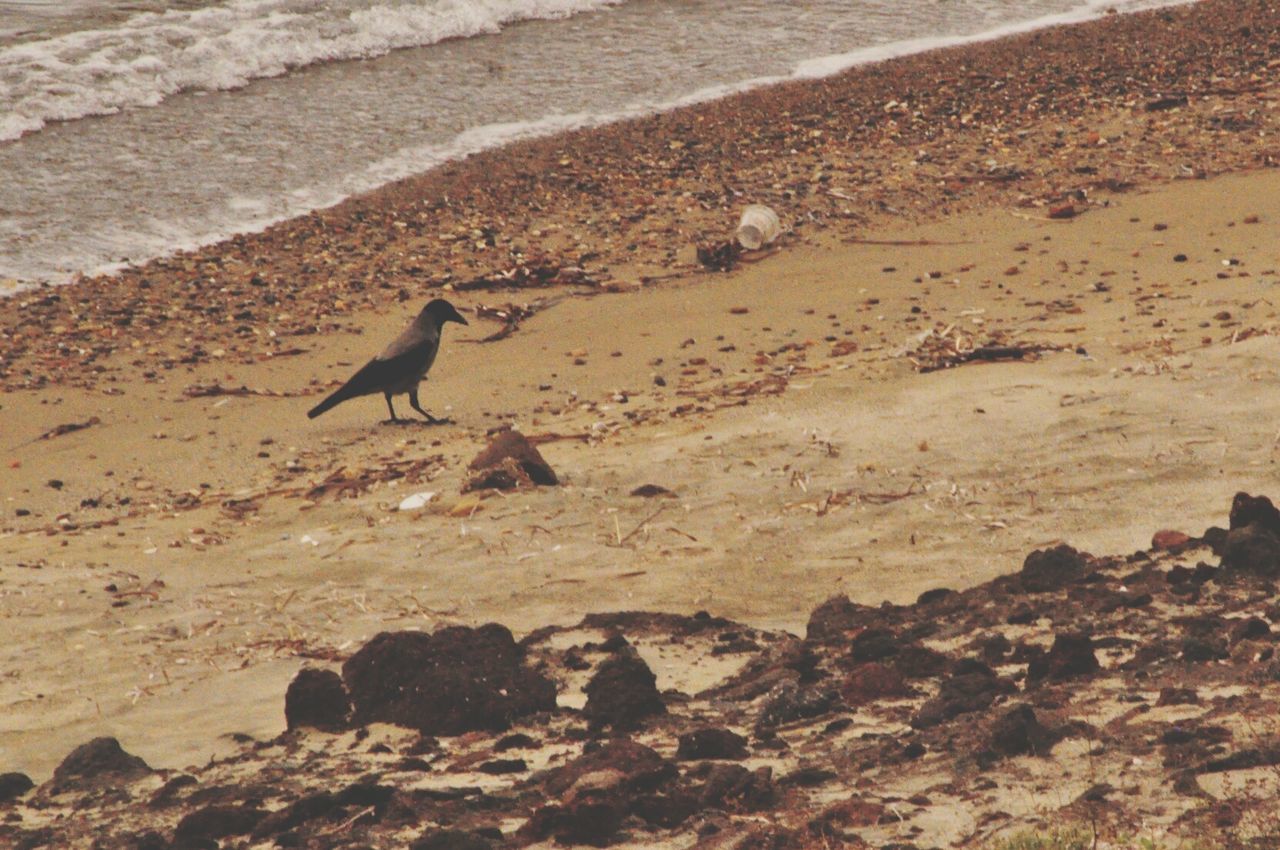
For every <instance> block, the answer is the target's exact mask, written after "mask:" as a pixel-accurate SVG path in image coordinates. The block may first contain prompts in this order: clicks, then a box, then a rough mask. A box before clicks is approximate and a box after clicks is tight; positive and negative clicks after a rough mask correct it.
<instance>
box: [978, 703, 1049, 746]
mask: <svg viewBox="0 0 1280 850" xmlns="http://www.w3.org/2000/svg"><path fill="white" fill-rule="evenodd" d="M1052 746H1053V736H1052V735H1051V734H1050V733H1049V730H1048V729H1046V728H1045V727H1044V726H1042V725H1041V724H1040V721H1039V720H1038V719H1036V713H1035V711H1034V710H1032V708H1031V706H1029V705H1026V704H1025V703H1019V704H1018V705H1014V706H1010V707H1009V708H1008V709H1007V710H1006V711H1005V712H1004V713H1003V714H1001V715H1000V717H999V718H997V720H996V722H995V723H994V724H993V725H992V727H991V749H992V750H994V751H995V752H997V753H1000V754H1001V755H1006V756H1017V755H1023V754H1024V753H1030V754H1031V755H1036V756H1043V755H1048V754H1049V749H1050V747H1052Z"/></svg>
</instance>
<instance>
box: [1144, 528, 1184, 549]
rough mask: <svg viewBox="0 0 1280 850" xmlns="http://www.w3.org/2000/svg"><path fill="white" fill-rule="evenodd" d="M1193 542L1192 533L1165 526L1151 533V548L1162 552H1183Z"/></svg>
mask: <svg viewBox="0 0 1280 850" xmlns="http://www.w3.org/2000/svg"><path fill="white" fill-rule="evenodd" d="M1190 542H1191V535H1189V534H1184V533H1183V532H1181V531H1174V530H1173V529H1171V528H1164V529H1161V530H1160V531H1157V532H1156V533H1155V534H1153V535H1151V548H1152V549H1156V550H1159V551H1161V552H1181V551H1182V550H1183V549H1185V548H1186V546H1187V544H1188V543H1190Z"/></svg>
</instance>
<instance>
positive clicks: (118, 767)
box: [45, 737, 151, 794]
mask: <svg viewBox="0 0 1280 850" xmlns="http://www.w3.org/2000/svg"><path fill="white" fill-rule="evenodd" d="M149 773H151V768H150V767H148V766H147V763H146V762H145V761H143V760H142V759H140V758H138V757H137V756H133V755H129V754H128V753H126V752H125V751H124V750H123V749H121V748H120V742H119V741H117V740H116V739H115V738H105V737H104V738H94V739H93V740H92V741H89V742H88V743H87V744H81V745H80V746H78V747H76V748H75V749H74V750H72V751H71V753H70V754H69V755H67V757H66V758H65V759H63V760H62V764H60V765H58V766H57V767H56V768H54V770H53V778H52V779H50V780H49V782H48V784H47V785H46V786H45V787H46V788H47V790H48V793H50V794H61V793H63V792H65V791H78V790H87V789H90V788H95V787H99V786H103V785H108V784H109V785H118V784H119V783H121V782H130V781H133V780H135V779H140V778H142V777H144V776H146V775H147V774H149Z"/></svg>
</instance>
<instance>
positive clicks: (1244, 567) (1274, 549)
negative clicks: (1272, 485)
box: [1222, 502, 1280, 578]
mask: <svg viewBox="0 0 1280 850" xmlns="http://www.w3.org/2000/svg"><path fill="white" fill-rule="evenodd" d="M1268 504H1270V502H1268ZM1222 569H1223V571H1225V572H1227V573H1233V574H1244V575H1253V576H1263V577H1267V578H1274V577H1276V576H1278V575H1280V537H1277V535H1276V534H1273V533H1272V532H1271V531H1269V530H1268V529H1267V528H1264V527H1263V526H1261V525H1246V526H1243V527H1241V528H1233V529H1231V530H1230V531H1228V532H1227V539H1226V542H1225V543H1224V544H1223V551H1222Z"/></svg>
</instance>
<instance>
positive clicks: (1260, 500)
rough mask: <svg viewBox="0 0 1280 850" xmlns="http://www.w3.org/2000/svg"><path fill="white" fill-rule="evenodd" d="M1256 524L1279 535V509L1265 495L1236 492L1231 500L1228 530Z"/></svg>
mask: <svg viewBox="0 0 1280 850" xmlns="http://www.w3.org/2000/svg"><path fill="white" fill-rule="evenodd" d="M1250 525H1252V526H1256V527H1258V528H1259V529H1262V530H1263V531H1269V532H1271V534H1273V535H1275V536H1276V537H1280V510H1277V509H1276V506H1275V505H1273V504H1271V500H1270V499H1268V498H1267V497H1266V496H1250V495H1249V494H1248V493H1236V495H1235V498H1233V499H1232V500H1231V521H1230V523H1229V524H1228V526H1227V527H1228V530H1229V531H1234V530H1235V529H1237V528H1246V527H1248V526H1250Z"/></svg>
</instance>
